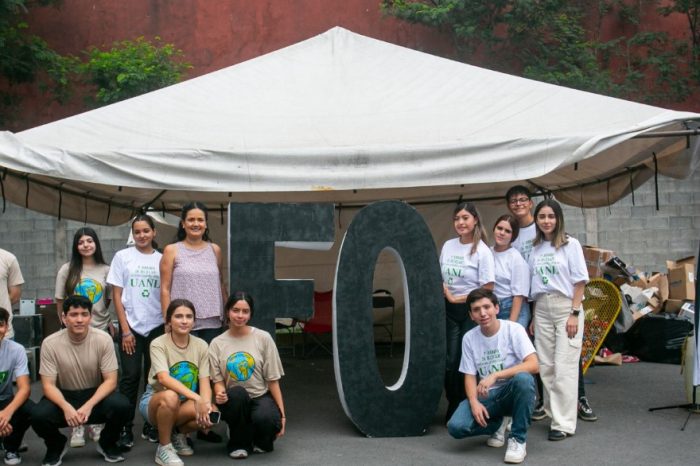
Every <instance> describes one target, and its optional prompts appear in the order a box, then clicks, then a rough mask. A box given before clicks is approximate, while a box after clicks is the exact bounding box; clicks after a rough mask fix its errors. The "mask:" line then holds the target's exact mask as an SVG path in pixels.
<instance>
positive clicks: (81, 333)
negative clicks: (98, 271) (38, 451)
mask: <svg viewBox="0 0 700 466" xmlns="http://www.w3.org/2000/svg"><path fill="white" fill-rule="evenodd" d="M91 311H92V303H91V302H90V300H89V299H88V298H85V297H83V296H77V295H73V296H70V297H68V298H67V299H66V300H65V301H64V302H63V309H62V312H63V314H62V318H63V323H64V325H65V326H66V328H64V329H63V330H60V331H58V332H56V333H54V334H52V335H50V336H49V337H47V338H46V339H45V340H44V342H43V343H42V345H41V364H40V365H39V374H41V385H42V387H43V389H44V396H43V397H42V399H41V401H39V403H38V404H37V405H36V407H35V408H34V410H33V412H32V427H33V428H34V431H35V432H36V433H37V435H39V437H41V438H43V439H44V442H45V443H46V456H44V460H43V461H42V466H57V465H60V464H61V460H62V459H63V456H64V455H65V453H66V451H67V448H66V444H67V441H68V439H67V438H66V436H65V435H63V434H61V433H60V432H59V430H58V429H59V428H61V427H66V426H70V427H76V426H80V425H85V424H101V423H105V424H106V425H105V429H104V430H103V431H102V434H101V436H100V440H99V441H98V442H97V452H98V453H100V454H101V455H102V456H103V457H104V459H105V461H107V462H109V463H116V462H119V461H124V457H123V456H122V455H121V452H120V451H119V449H118V448H117V447H116V442H117V439H118V438H119V432H120V431H121V429H122V427H123V426H124V424H125V423H126V421H127V418H128V414H129V407H130V405H129V400H127V399H126V397H125V396H124V395H122V394H121V393H117V392H116V391H115V390H116V388H117V370H118V364H117V355H116V353H115V351H114V343H113V342H112V337H111V336H110V335H109V334H108V333H107V332H104V331H102V330H98V329H96V328H93V327H91V326H90V318H91Z"/></svg>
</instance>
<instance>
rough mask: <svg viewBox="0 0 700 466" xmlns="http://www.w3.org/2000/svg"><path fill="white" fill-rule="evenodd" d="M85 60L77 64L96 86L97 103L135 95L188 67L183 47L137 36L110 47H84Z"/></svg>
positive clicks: (172, 81)
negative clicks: (88, 48) (101, 48)
mask: <svg viewBox="0 0 700 466" xmlns="http://www.w3.org/2000/svg"><path fill="white" fill-rule="evenodd" d="M86 54H87V57H88V58H87V61H86V62H85V63H83V64H81V65H80V71H81V73H82V74H83V79H84V80H85V81H86V82H87V83H88V84H90V85H92V86H94V88H95V89H96V91H95V96H94V97H93V98H92V101H93V103H95V104H96V105H107V104H111V103H114V102H119V101H120V100H124V99H128V98H130V97H135V96H137V95H140V94H144V93H146V92H150V91H153V90H156V89H160V88H161V87H165V86H169V85H171V84H175V83H177V82H179V81H180V79H181V78H182V75H183V73H184V72H185V71H186V70H187V69H189V68H191V67H192V66H191V65H190V64H189V63H186V62H184V61H183V53H182V50H178V49H176V48H175V47H174V46H173V44H163V45H161V44H160V38H158V37H156V38H155V44H152V43H151V42H149V41H147V40H145V39H144V38H143V37H139V38H138V39H136V40H134V41H128V40H125V41H121V42H116V43H115V44H113V46H112V48H111V49H109V50H100V49H98V48H97V47H93V48H91V49H90V50H88V51H86Z"/></svg>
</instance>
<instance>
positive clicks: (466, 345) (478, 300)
mask: <svg viewBox="0 0 700 466" xmlns="http://www.w3.org/2000/svg"><path fill="white" fill-rule="evenodd" d="M467 306H468V307H469V315H470V317H471V318H472V320H474V321H475V322H476V323H477V324H478V325H479V326H478V327H475V328H473V329H471V330H470V331H469V332H467V334H466V335H465V336H464V339H463V340H462V360H461V362H460V366H459V371H460V372H462V373H464V374H465V376H464V385H465V388H466V392H467V399H466V400H464V401H462V402H461V403H460V405H459V407H458V408H457V410H456V411H455V413H454V414H453V415H452V418H451V419H450V421H449V422H448V423H447V430H448V431H449V433H450V435H452V436H453V437H454V438H458V439H460V438H464V437H472V436H475V435H490V436H491V437H490V438H489V439H488V441H487V442H486V443H487V445H489V446H491V447H501V446H503V444H504V443H505V431H506V428H507V425H506V424H507V423H506V422H504V419H503V418H504V417H505V416H512V418H513V421H512V424H511V429H510V435H509V438H508V448H507V450H506V454H505V458H504V460H505V462H506V463H522V462H523V460H524V459H525V456H526V454H527V451H526V440H527V430H528V428H529V426H530V418H531V416H532V409H533V407H534V405H535V381H534V379H533V378H532V374H535V373H537V371H538V370H539V365H538V362H537V354H536V353H535V347H534V346H532V342H531V341H530V339H529V338H528V336H527V333H526V332H525V329H524V328H523V327H522V326H521V325H520V324H518V323H516V322H511V321H509V320H499V319H498V318H497V315H498V298H496V295H495V294H494V293H493V291H491V290H487V289H485V288H477V289H476V290H474V291H472V292H471V293H469V296H467Z"/></svg>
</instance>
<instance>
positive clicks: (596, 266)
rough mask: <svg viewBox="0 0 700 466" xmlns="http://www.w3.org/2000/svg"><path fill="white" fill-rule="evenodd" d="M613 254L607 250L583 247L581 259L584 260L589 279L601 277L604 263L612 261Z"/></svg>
mask: <svg viewBox="0 0 700 466" xmlns="http://www.w3.org/2000/svg"><path fill="white" fill-rule="evenodd" d="M614 255H615V253H614V252H613V251H611V250H609V249H601V248H597V247H595V246H584V247H583V257H584V259H585V260H586V268H587V269H588V276H589V277H590V278H599V277H602V276H603V268H604V267H605V263H606V262H607V261H609V260H610V259H612V257H613V256H614Z"/></svg>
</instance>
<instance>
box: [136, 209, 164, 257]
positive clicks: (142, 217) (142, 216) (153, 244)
mask: <svg viewBox="0 0 700 466" xmlns="http://www.w3.org/2000/svg"><path fill="white" fill-rule="evenodd" d="M136 222H146V223H148V226H149V227H151V230H153V231H156V223H155V222H154V221H153V218H151V216H150V215H146V214H138V215H137V216H136V218H134V219H133V220H132V221H131V233H132V234H133V233H134V224H135V223H136ZM151 247H152V248H153V249H158V243H156V240H151Z"/></svg>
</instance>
